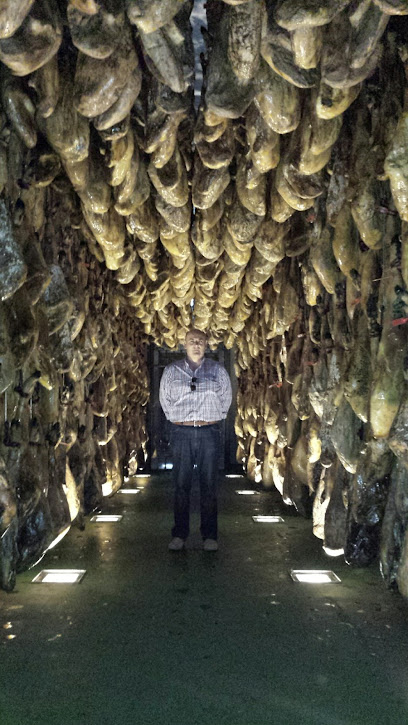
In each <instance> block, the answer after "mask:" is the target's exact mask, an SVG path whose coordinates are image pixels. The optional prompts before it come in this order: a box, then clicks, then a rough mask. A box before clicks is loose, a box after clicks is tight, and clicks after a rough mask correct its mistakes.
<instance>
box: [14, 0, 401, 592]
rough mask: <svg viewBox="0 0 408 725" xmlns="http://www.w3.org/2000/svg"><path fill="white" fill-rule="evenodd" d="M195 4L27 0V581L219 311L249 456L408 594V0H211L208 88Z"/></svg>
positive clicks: (22, 228) (139, 443) (20, 399)
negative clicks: (163, 358) (150, 362)
mask: <svg viewBox="0 0 408 725" xmlns="http://www.w3.org/2000/svg"><path fill="white" fill-rule="evenodd" d="M192 8H193V2H192V0H184V1H183V0H149V1H148V0H68V2H64V1H62V2H57V1H56V0H24V1H22V0H19V1H18V2H17V0H4V2H2V4H1V8H0V94H1V104H0V125H1V130H0V193H1V196H0V297H1V304H0V322H1V324H0V341H1V349H0V361H1V368H0V392H1V398H0V415H1V420H2V436H1V443H0V453H1V458H0V468H1V474H0V535H1V540H0V541H1V558H0V560H1V586H3V588H6V589H11V588H12V587H13V584H14V580H15V572H16V571H18V570H19V569H22V568H24V567H26V566H29V565H30V564H31V563H33V562H34V561H35V560H37V559H38V558H39V556H40V555H41V553H43V551H44V550H45V549H46V548H47V547H48V546H49V545H50V544H51V543H52V542H53V541H54V540H55V538H56V537H57V536H59V535H61V533H62V532H63V531H64V530H65V529H66V527H67V526H69V525H70V523H71V522H73V521H77V522H79V523H80V522H81V517H82V516H83V514H84V513H85V512H86V511H88V510H90V508H91V507H92V506H93V505H94V503H95V502H97V501H98V500H99V497H100V496H101V495H102V484H105V489H104V492H105V493H109V492H112V491H113V490H116V488H117V487H118V486H119V485H120V480H121V476H122V471H123V466H124V465H128V463H129V460H131V461H132V465H133V466H134V467H137V462H138V460H139V462H140V461H142V460H143V458H144V456H145V450H146V429H145V421H144V410H145V405H146V402H147V399H148V375H147V369H146V357H145V348H146V344H147V343H148V342H153V343H155V344H157V345H160V346H168V347H170V348H175V347H177V345H178V344H179V342H180V341H181V340H183V338H184V336H185V333H186V330H187V329H188V327H189V326H190V325H191V323H192V322H194V324H195V325H196V326H197V327H199V328H202V329H205V330H207V331H208V332H209V336H210V344H211V346H212V347H216V346H217V345H218V344H221V343H224V344H225V345H226V347H227V348H233V347H235V349H236V351H237V354H236V372H237V376H238V384H239V400H238V416H237V421H236V432H237V435H238V442H239V445H238V458H239V460H241V461H242V462H243V464H244V466H245V468H246V470H247V472H248V475H249V476H250V477H252V478H254V479H255V480H256V481H258V482H259V483H261V482H262V483H263V485H265V486H273V485H275V486H276V487H277V488H278V489H279V490H280V491H281V493H282V495H283V497H284V500H285V501H286V503H288V505H294V506H295V507H296V508H297V510H298V511H299V513H302V514H303V515H306V516H310V517H311V520H312V524H313V531H314V533H315V534H316V536H318V537H319V538H321V539H322V540H323V542H324V544H325V546H326V547H327V548H328V549H333V550H337V549H341V548H344V550H345V556H346V558H347V560H348V561H349V562H350V563H351V564H356V565H358V566H360V565H366V564H368V563H370V562H372V561H373V560H376V559H377V558H378V556H379V557H380V560H381V568H382V572H383V575H384V578H385V581H386V583H387V585H389V586H391V587H398V588H399V590H400V591H401V592H402V594H403V595H404V596H408V534H407V535H406V529H407V518H408V468H407V467H408V456H407V449H408V422H406V418H407V415H408V412H407V411H408V405H407V401H406V398H407V387H406V386H407V383H406V379H407V376H408V373H407V370H408V362H407V361H408V349H407V345H408V326H407V325H408V323H407V319H408V290H407V284H408V252H407V250H408V246H407V245H408V233H407V224H408V158H407V148H408V130H407V129H408V126H407V117H408V115H407V114H408V96H407V78H406V73H405V71H406V64H407V63H408V51H407V48H408V46H407V45H406V40H405V39H406V37H407V28H408V25H407V23H408V20H407V17H406V16H407V14H408V6H407V4H406V0H352V1H350V0H341V1H340V0H324V1H323V0H276V1H272V0H228V1H227V0H207V2H206V14H207V28H206V29H204V31H203V35H204V41H205V52H204V53H203V55H202V58H201V61H202V66H203V87H202V93H201V100H200V103H199V105H198V107H197V108H195V105H194V49H193V38H192V28H191V24H190V15H191V11H192ZM192 300H194V303H193V306H192Z"/></svg>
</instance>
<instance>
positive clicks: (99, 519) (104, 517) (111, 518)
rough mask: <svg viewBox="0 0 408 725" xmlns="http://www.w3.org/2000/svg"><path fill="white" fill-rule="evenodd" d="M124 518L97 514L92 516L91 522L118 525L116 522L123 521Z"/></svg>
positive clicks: (115, 515)
mask: <svg viewBox="0 0 408 725" xmlns="http://www.w3.org/2000/svg"><path fill="white" fill-rule="evenodd" d="M122 518H123V516H120V515H119V514H96V515H95V516H91V522H92V523H104V522H112V523H116V521H122Z"/></svg>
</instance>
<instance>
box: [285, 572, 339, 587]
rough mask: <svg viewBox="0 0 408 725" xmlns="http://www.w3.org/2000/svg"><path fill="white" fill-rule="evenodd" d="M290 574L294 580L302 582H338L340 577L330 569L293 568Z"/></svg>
mask: <svg viewBox="0 0 408 725" xmlns="http://www.w3.org/2000/svg"><path fill="white" fill-rule="evenodd" d="M290 575H291V577H292V579H293V581H294V582H300V583H302V584H336V583H338V582H340V581H341V579H339V577H338V576H337V575H336V574H335V573H334V571H330V570H328V569H292V570H291V572H290Z"/></svg>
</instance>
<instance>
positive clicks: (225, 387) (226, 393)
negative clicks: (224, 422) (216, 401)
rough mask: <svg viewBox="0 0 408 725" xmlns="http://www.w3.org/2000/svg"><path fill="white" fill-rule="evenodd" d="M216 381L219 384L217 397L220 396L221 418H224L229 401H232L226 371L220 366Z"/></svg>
mask: <svg viewBox="0 0 408 725" xmlns="http://www.w3.org/2000/svg"><path fill="white" fill-rule="evenodd" d="M218 379H219V382H220V394H219V395H220V402H221V410H222V417H223V418H226V417H227V413H228V410H229V407H230V405H231V401H232V388H231V380H230V377H229V375H228V373H227V371H226V369H225V368H223V367H222V365H220V367H219V371H218Z"/></svg>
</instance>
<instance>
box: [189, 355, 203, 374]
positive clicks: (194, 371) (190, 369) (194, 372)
mask: <svg viewBox="0 0 408 725" xmlns="http://www.w3.org/2000/svg"><path fill="white" fill-rule="evenodd" d="M204 363H205V358H203V361H202V362H201V363H200V365H199V366H198V368H196V369H195V370H193V368H191V367H190V365H189V364H188V360H187V358H184V364H185V366H186V368H187V370H189V371H190V372H191V373H193V375H195V374H196V372H197V371H198V370H200V369H201V368H202V366H203V365H204Z"/></svg>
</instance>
